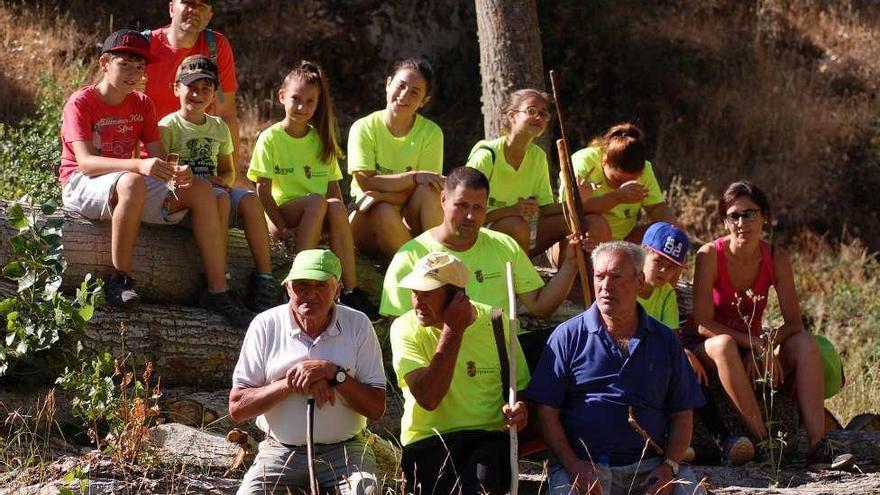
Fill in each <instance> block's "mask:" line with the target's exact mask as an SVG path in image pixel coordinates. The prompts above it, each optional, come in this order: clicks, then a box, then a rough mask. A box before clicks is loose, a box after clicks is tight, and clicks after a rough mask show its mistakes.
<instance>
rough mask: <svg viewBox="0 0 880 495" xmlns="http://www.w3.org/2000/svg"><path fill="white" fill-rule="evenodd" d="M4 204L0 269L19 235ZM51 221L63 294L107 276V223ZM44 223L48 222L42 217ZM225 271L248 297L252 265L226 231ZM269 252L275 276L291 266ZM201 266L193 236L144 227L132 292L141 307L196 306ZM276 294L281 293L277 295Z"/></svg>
mask: <svg viewBox="0 0 880 495" xmlns="http://www.w3.org/2000/svg"><path fill="white" fill-rule="evenodd" d="M8 204H9V203H8V202H5V201H0V266H2V265H5V264H6V263H7V262H8V261H9V260H10V259H11V258H12V257H13V256H14V253H13V252H12V248H11V246H10V244H9V238H10V237H12V236H14V235H15V234H17V233H18V231H17V230H16V229H14V228H12V227H11V226H9V224H8V223H7V221H6V218H7V217H6V208H7V206H8ZM52 217H53V218H63V219H64V226H63V227H62V239H63V243H64V257H65V259H66V260H67V270H66V271H65V273H64V284H63V286H62V288H63V289H65V290H74V289H76V287H78V286H79V284H80V283H81V282H82V279H83V277H84V276H85V275H86V274H87V273H91V274H93V275H95V276H101V275H103V274H106V273H108V272H109V271H110V269H111V264H110V222H109V221H107V222H97V221H93V220H89V219H87V218H85V217H83V216H81V215H79V214H76V213H72V212H69V211H67V210H64V209H59V210H58V211H56V212H55V213H54V214H52ZM40 218H47V217H42V216H41V217H40ZM227 245H228V248H227V253H228V254H227V266H228V269H229V273H230V275H231V276H232V279H231V280H230V287H231V288H232V289H233V290H234V291H235V292H236V293H238V294H242V295H243V294H245V293H246V286H247V281H248V276H249V275H250V272H251V271H252V270H253V259H252V257H251V253H250V250H249V249H248V246H247V241H246V240H245V238H244V233H243V232H242V231H241V230H230V231H229V236H228V244H227ZM272 247H273V249H272V261H273V267H274V268H275V272H276V276H278V275H282V274H283V273H284V271H285V268H286V267H289V266H290V261H291V259H292V258H291V256H290V251H289V250H288V249H286V248H285V246H284V245H283V244H282V243H280V242H275V243H274V244H273V246H272ZM202 273H203V270H202V261H201V257H200V256H199V249H198V247H197V246H196V241H195V239H194V238H193V234H192V231H191V230H189V229H186V228H183V227H176V226H157V225H148V224H142V225H141V228H140V231H139V232H138V236H137V242H136V243H135V246H134V270H133V273H131V276H132V278H133V279H134V280H135V283H136V286H135V289H136V290H137V292H138V295H140V296H141V301H142V302H144V303H162V304H187V305H195V304H196V303H197V301H198V298H199V294H200V293H201V291H202V290H203V289H204V287H205V284H204V281H203V275H202ZM279 293H280V291H279Z"/></svg>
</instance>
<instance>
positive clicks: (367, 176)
mask: <svg viewBox="0 0 880 495" xmlns="http://www.w3.org/2000/svg"><path fill="white" fill-rule="evenodd" d="M352 180H355V181H357V184H358V186H360V188H361V190H362V191H365V192H366V191H377V192H402V191H406V193H407V197H409V193H411V192H412V190H413V189H414V188H415V187H416V182H415V175H414V174H413V172H402V173H399V174H388V175H376V173H375V172H355V173H354V174H352Z"/></svg>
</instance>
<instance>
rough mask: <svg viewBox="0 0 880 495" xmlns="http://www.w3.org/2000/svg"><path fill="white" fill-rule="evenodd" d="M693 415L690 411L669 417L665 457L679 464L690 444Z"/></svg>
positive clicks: (676, 413)
mask: <svg viewBox="0 0 880 495" xmlns="http://www.w3.org/2000/svg"><path fill="white" fill-rule="evenodd" d="M693 422H694V413H693V411H692V410H690V409H686V410H684V411H678V412H674V413H672V414H670V415H669V433H668V435H667V436H666V438H667V441H666V449H665V454H666V457H668V458H669V459H672V460H673V461H675V462H681V459H682V458H683V457H684V453H685V451H686V450H687V448H688V446H689V445H690V444H691V433H692V431H693Z"/></svg>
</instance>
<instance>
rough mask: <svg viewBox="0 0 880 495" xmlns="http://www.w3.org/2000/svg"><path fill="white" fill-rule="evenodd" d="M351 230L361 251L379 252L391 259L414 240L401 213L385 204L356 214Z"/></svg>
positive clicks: (379, 204) (376, 205)
mask: <svg viewBox="0 0 880 495" xmlns="http://www.w3.org/2000/svg"><path fill="white" fill-rule="evenodd" d="M351 229H352V233H353V235H354V242H355V245H356V246H357V248H358V250H359V251H363V252H366V253H377V252H378V253H381V254H383V255H385V256H388V257H389V258H390V257H392V256H394V253H396V252H397V250H398V249H400V246H402V245H403V244H404V243H405V242H406V241H408V240H410V239H412V237H410V234H409V230H407V228H406V225H404V224H403V220H401V218H400V212H398V211H397V208H395V207H394V206H392V205H390V204H388V203H385V202H381V203H376V204H375V205H373V207H372V208H370V209H369V210H367V211H366V212H358V213H356V214H355V216H354V219H353V220H352V222H351Z"/></svg>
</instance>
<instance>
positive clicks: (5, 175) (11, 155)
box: [0, 66, 87, 202]
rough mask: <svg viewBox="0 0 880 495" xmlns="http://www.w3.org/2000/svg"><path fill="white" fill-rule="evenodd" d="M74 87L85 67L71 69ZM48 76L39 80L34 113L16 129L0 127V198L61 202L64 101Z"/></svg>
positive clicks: (2, 125)
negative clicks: (60, 177)
mask: <svg viewBox="0 0 880 495" xmlns="http://www.w3.org/2000/svg"><path fill="white" fill-rule="evenodd" d="M70 72H71V74H73V77H72V79H73V80H74V81H73V84H76V85H78V83H81V82H82V81H84V80H85V77H86V74H87V71H86V69H85V67H83V66H78V67H73V68H72V70H71V71H70ZM66 96H67V95H66V94H65V93H64V91H61V88H60V87H59V84H58V83H57V82H56V81H55V80H54V79H52V78H51V77H49V76H45V77H43V78H42V79H41V80H40V92H39V95H38V96H37V101H36V105H37V111H36V114H35V115H34V116H33V117H30V118H26V119H24V120H22V121H21V123H20V124H19V125H18V126H17V127H13V126H10V125H7V124H3V123H0V177H2V179H0V198H3V199H13V198H18V197H20V196H21V195H23V194H25V193H28V194H30V195H31V196H32V197H33V198H35V199H36V201H38V202H47V201H55V202H59V201H60V199H61V188H60V186H59V184H58V165H59V164H60V162H61V141H60V138H59V134H60V129H61V110H62V109H63V107H64V102H65V98H66Z"/></svg>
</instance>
